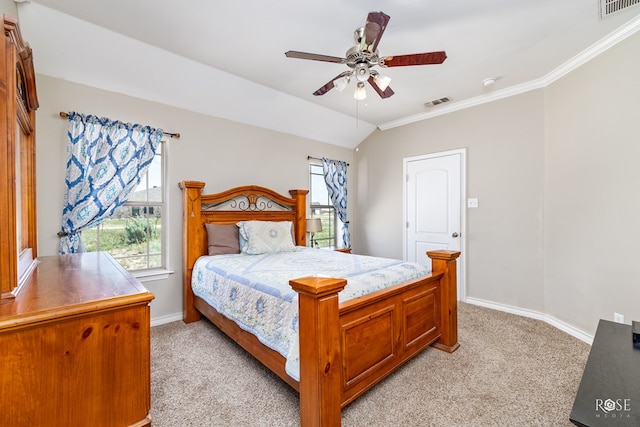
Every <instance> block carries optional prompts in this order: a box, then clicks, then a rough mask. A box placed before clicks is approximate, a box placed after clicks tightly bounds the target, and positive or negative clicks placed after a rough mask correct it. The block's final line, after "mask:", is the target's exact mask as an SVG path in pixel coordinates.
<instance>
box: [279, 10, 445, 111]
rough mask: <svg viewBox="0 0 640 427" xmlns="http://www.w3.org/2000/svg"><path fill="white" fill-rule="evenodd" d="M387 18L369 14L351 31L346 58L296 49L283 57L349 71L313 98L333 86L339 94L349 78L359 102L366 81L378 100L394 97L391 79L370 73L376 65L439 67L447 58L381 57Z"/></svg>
mask: <svg viewBox="0 0 640 427" xmlns="http://www.w3.org/2000/svg"><path fill="white" fill-rule="evenodd" d="M389 19H390V17H389V15H385V14H384V12H369V15H368V16H367V21H366V23H365V25H364V27H360V28H358V29H356V31H355V32H354V38H355V41H356V44H355V45H354V46H353V47H351V48H350V49H349V50H347V53H346V54H345V56H346V58H340V57H337V56H328V55H319V54H315V53H307V52H298V51H295V50H290V51H288V52H285V55H286V57H287V58H298V59H310V60H314V61H323V62H334V63H337V64H346V65H347V66H348V67H349V68H350V70H347V71H345V72H343V73H340V74H338V75H337V76H336V77H334V78H333V79H331V80H330V81H329V82H327V83H326V84H325V85H324V86H322V87H321V88H320V89H318V90H316V91H315V92H313V94H314V95H316V96H318V95H324V94H325V93H327V92H328V91H330V90H331V89H333V88H334V87H335V88H336V89H337V90H338V91H342V90H343V89H344V88H345V87H346V86H347V84H348V83H349V82H350V81H351V78H352V77H353V76H355V79H356V80H357V86H356V90H355V93H354V98H356V99H358V100H362V99H365V98H366V97H367V91H366V89H365V84H364V83H365V82H366V81H368V82H369V84H370V85H371V87H373V89H374V90H375V91H376V92H377V93H378V95H380V97H381V98H389V97H390V96H391V95H393V94H394V92H393V90H392V89H391V88H390V87H389V82H390V81H391V79H390V78H389V77H387V76H383V75H382V74H380V73H378V72H377V71H376V70H373V69H372V67H375V66H376V65H378V66H380V67H383V68H386V67H405V66H408V65H430V64H442V63H443V62H444V60H445V59H447V54H446V53H445V51H437V52H427V53H414V54H409V55H395V56H384V57H380V56H379V55H378V43H380V38H382V34H383V33H384V30H385V28H386V27H387V24H388V23H389Z"/></svg>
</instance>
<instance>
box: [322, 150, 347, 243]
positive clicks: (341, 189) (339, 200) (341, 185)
mask: <svg viewBox="0 0 640 427" xmlns="http://www.w3.org/2000/svg"><path fill="white" fill-rule="evenodd" d="M322 172H323V173H324V182H326V184H327V190H328V191H329V198H330V199H331V203H332V204H333V207H334V208H335V210H336V213H337V214H338V219H339V220H340V225H341V228H342V244H341V245H340V247H342V248H350V247H351V235H350V234H349V221H347V163H346V162H341V161H339V160H329V159H326V158H324V157H323V158H322Z"/></svg>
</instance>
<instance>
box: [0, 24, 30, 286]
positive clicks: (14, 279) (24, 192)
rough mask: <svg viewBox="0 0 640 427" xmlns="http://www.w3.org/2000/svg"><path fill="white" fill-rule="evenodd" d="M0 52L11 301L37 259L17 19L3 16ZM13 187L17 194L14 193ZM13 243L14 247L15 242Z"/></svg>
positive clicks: (0, 158) (1, 182)
mask: <svg viewBox="0 0 640 427" xmlns="http://www.w3.org/2000/svg"><path fill="white" fill-rule="evenodd" d="M3 23H4V43H2V47H0V49H1V52H0V61H1V62H2V63H1V64H0V96H2V99H3V102H2V103H1V105H0V117H1V118H2V120H1V121H0V137H2V138H3V141H2V143H1V144H0V298H14V297H15V296H16V295H17V293H18V291H19V290H20V286H21V284H22V283H24V282H25V279H26V278H27V277H28V276H29V274H30V273H31V271H32V270H33V267H34V266H35V262H36V261H35V260H36V257H37V255H38V254H37V223H36V165H35V154H36V151H35V149H36V135H35V119H36V115H35V111H36V109H37V108H38V97H37V93H36V80H35V71H34V68H33V57H32V52H31V48H30V47H29V45H28V43H25V42H24V41H23V40H22V34H21V33H20V28H19V26H18V21H17V19H15V18H13V17H11V16H8V15H3ZM18 187H19V188H18ZM18 240H19V241H18Z"/></svg>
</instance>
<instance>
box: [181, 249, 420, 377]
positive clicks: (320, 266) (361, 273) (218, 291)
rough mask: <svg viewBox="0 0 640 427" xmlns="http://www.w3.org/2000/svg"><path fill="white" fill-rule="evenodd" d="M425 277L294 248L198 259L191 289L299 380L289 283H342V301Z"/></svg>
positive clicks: (412, 268)
mask: <svg viewBox="0 0 640 427" xmlns="http://www.w3.org/2000/svg"><path fill="white" fill-rule="evenodd" d="M428 273H429V270H428V269H427V267H425V266H423V265H420V264H416V263H411V262H405V261H400V260H394V259H388V258H377V257H370V256H363V255H351V254H345V253H341V252H335V251H329V250H320V249H312V248H306V247H296V248H295V250H294V251H292V252H280V253H271V254H262V255H245V254H237V255H236V254H234V255H215V256H203V257H200V258H199V259H198V260H197V261H196V264H195V266H194V269H193V275H192V288H193V292H194V294H195V295H197V296H199V297H200V298H202V299H204V300H205V301H207V303H209V305H211V306H212V307H213V308H215V309H216V310H217V311H218V312H220V313H221V314H223V315H225V316H226V317H228V318H229V319H232V320H233V321H235V322H236V323H237V324H238V325H239V326H240V327H241V328H242V329H244V330H246V331H248V332H251V333H252V334H253V335H255V336H256V337H257V338H258V339H259V340H260V341H261V342H262V343H263V344H265V345H266V346H267V347H269V348H271V349H273V350H275V351H277V352H278V353H280V354H281V355H282V356H283V357H285V358H286V360H287V363H286V366H285V369H286V372H287V374H288V375H290V376H291V377H292V378H294V379H295V380H299V379H300V375H299V372H300V366H299V356H298V355H299V352H298V294H297V292H295V291H294V290H292V289H291V286H289V280H291V279H296V278H300V277H309V276H320V277H338V278H343V279H347V286H346V287H345V289H344V290H343V291H342V292H340V294H339V300H340V301H346V300H348V299H351V298H355V297H358V296H361V295H365V294H367V293H370V292H373V291H377V290H379V289H384V288H387V287H389V286H392V285H395V284H398V283H402V282H405V281H408V280H412V279H415V278H418V277H421V276H424V275H426V274H428Z"/></svg>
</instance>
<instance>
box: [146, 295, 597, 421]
mask: <svg viewBox="0 0 640 427" xmlns="http://www.w3.org/2000/svg"><path fill="white" fill-rule="evenodd" d="M458 312H459V313H458V314H459V316H458V337H459V342H460V348H459V349H458V350H457V351H456V352H455V353H453V354H447V353H444V352H442V351H439V350H436V349H434V348H428V349H426V350H425V351H423V352H422V353H421V354H420V355H418V356H417V357H415V358H414V359H413V360H411V361H410V362H408V363H407V364H406V365H404V366H403V367H401V368H400V369H399V370H398V371H396V372H395V373H393V374H392V375H391V376H389V377H388V378H386V379H385V380H384V381H382V382H381V383H380V384H378V385H376V386H375V387H374V388H373V389H371V390H370V391H368V392H367V393H366V394H364V395H363V396H361V397H360V398H359V399H358V400H356V401H355V402H353V403H352V404H350V405H349V406H347V407H346V408H345V409H344V410H343V411H342V425H343V426H353V427H356V426H357V427H359V426H380V427H395V426H403V427H412V426H416V427H418V426H420V427H423V426H434V427H441V426H442V427H444V426H447V427H448V426H460V427H463V426H470V427H471V426H483V427H484V426H516V425H517V426H554V427H556V426H567V427H569V426H572V425H573V424H571V423H570V422H569V413H570V411H571V406H572V404H573V399H574V397H575V394H576V391H577V389H578V385H579V383H580V379H581V377H582V371H583V369H584V365H585V363H586V361H587V357H588V353H589V349H590V347H589V345H588V344H586V343H584V342H582V341H580V340H578V339H576V338H574V337H572V336H570V335H568V334H566V333H564V332H562V331H560V330H558V329H556V328H554V327H553V326H550V325H548V324H546V323H544V322H542V321H539V320H534V319H530V318H525V317H520V316H516V315H513V314H508V313H503V312H500V311H496V310H491V309H488V308H484V307H478V306H474V305H470V304H465V303H460V305H459V309H458ZM151 399H152V400H151V416H152V419H153V426H154V427H183V426H185V427H186V426H252V427H253V426H274V427H275V426H298V425H299V424H300V415H299V405H298V394H297V392H295V391H294V390H293V389H291V388H290V387H289V386H288V385H287V384H285V383H284V382H283V381H282V380H280V379H279V378H278V377H277V376H275V375H274V374H272V373H271V372H270V371H268V370H267V369H266V368H264V367H263V366H262V365H261V364H260V363H259V362H258V361H256V360H255V359H253V357H252V356H250V355H249V354H248V353H247V352H245V351H244V350H243V349H242V348H240V347H239V346H238V345H236V344H235V343H234V342H233V341H231V340H230V339H229V338H228V337H226V336H225V335H224V334H223V333H221V332H220V331H219V330H218V329H217V328H216V327H215V326H213V325H212V324H211V323H210V322H208V321H207V320H202V321H199V322H195V323H191V324H188V325H187V324H184V323H183V322H182V321H180V322H173V323H170V324H166V325H161V326H156V327H153V328H152V329H151Z"/></svg>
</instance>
